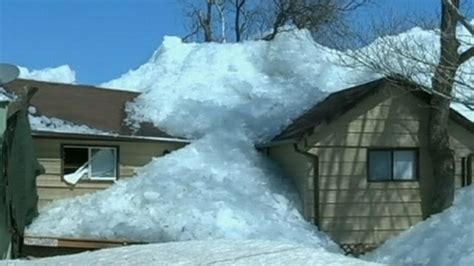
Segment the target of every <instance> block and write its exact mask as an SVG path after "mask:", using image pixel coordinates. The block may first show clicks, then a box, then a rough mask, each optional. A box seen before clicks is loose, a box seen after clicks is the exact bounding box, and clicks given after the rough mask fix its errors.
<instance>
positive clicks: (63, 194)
mask: <svg viewBox="0 0 474 266" xmlns="http://www.w3.org/2000/svg"><path fill="white" fill-rule="evenodd" d="M62 144H74V145H85V146H87V145H91V146H93V145H99V146H117V147H118V149H119V177H118V178H119V179H125V178H130V177H133V176H134V175H135V174H136V170H137V169H138V168H140V167H142V166H144V165H145V164H147V163H148V162H150V161H151V159H152V158H153V157H160V156H163V153H164V152H165V151H174V150H177V149H179V148H181V147H183V146H184V145H185V144H183V143H174V142H124V141H119V142H118V141H104V140H100V141H98V140H70V139H51V138H39V137H36V138H35V139H34V145H35V148H36V152H37V156H38V161H39V162H40V163H41V165H43V167H44V168H45V170H46V172H45V174H44V175H40V176H38V178H37V187H38V193H39V207H40V208H43V207H44V206H46V205H47V204H49V203H50V202H51V201H53V200H57V199H63V198H70V197H75V196H79V195H83V194H86V193H90V192H94V191H97V190H103V189H106V188H108V187H110V186H111V185H113V182H112V181H79V182H78V183H77V184H76V185H74V186H72V185H69V184H67V183H66V182H64V181H63V180H62V176H61V172H62V171H61V145H62Z"/></svg>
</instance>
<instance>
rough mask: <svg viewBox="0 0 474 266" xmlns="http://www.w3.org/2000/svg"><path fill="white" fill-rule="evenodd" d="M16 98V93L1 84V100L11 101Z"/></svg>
mask: <svg viewBox="0 0 474 266" xmlns="http://www.w3.org/2000/svg"><path fill="white" fill-rule="evenodd" d="M13 99H14V95H11V94H10V93H8V92H6V91H5V89H4V88H2V87H1V86H0V102H10V101H12V100H13Z"/></svg>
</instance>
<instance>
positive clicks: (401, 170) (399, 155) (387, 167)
mask: <svg viewBox="0 0 474 266" xmlns="http://www.w3.org/2000/svg"><path fill="white" fill-rule="evenodd" d="M417 179H418V150H417V149H370V150H369V151H368V180H369V181H413V180H417Z"/></svg>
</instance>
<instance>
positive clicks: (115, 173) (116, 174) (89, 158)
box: [62, 145, 119, 181]
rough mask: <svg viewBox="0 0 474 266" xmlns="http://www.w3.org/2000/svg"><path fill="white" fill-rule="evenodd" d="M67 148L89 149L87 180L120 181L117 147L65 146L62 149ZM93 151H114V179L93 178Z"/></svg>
mask: <svg viewBox="0 0 474 266" xmlns="http://www.w3.org/2000/svg"><path fill="white" fill-rule="evenodd" d="M66 148H79V149H87V169H88V171H87V179H86V180H91V181H116V180H118V172H117V168H118V164H119V163H118V160H117V158H118V157H117V154H118V152H117V150H118V148H117V147H112V146H87V145H84V146H81V145H63V146H62V149H66ZM92 149H110V150H113V151H114V155H115V162H114V163H115V167H114V177H108V176H107V177H103V176H102V177H101V176H92V165H91V154H92Z"/></svg>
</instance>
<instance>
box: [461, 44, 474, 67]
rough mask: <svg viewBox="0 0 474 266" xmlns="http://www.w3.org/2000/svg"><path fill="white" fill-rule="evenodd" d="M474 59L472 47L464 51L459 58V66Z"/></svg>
mask: <svg viewBox="0 0 474 266" xmlns="http://www.w3.org/2000/svg"><path fill="white" fill-rule="evenodd" d="M473 57H474V47H471V48H469V49H467V50H466V51H464V52H463V53H462V54H461V55H460V56H459V64H460V65H461V64H463V63H465V62H466V61H467V60H469V59H471V58H473Z"/></svg>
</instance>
